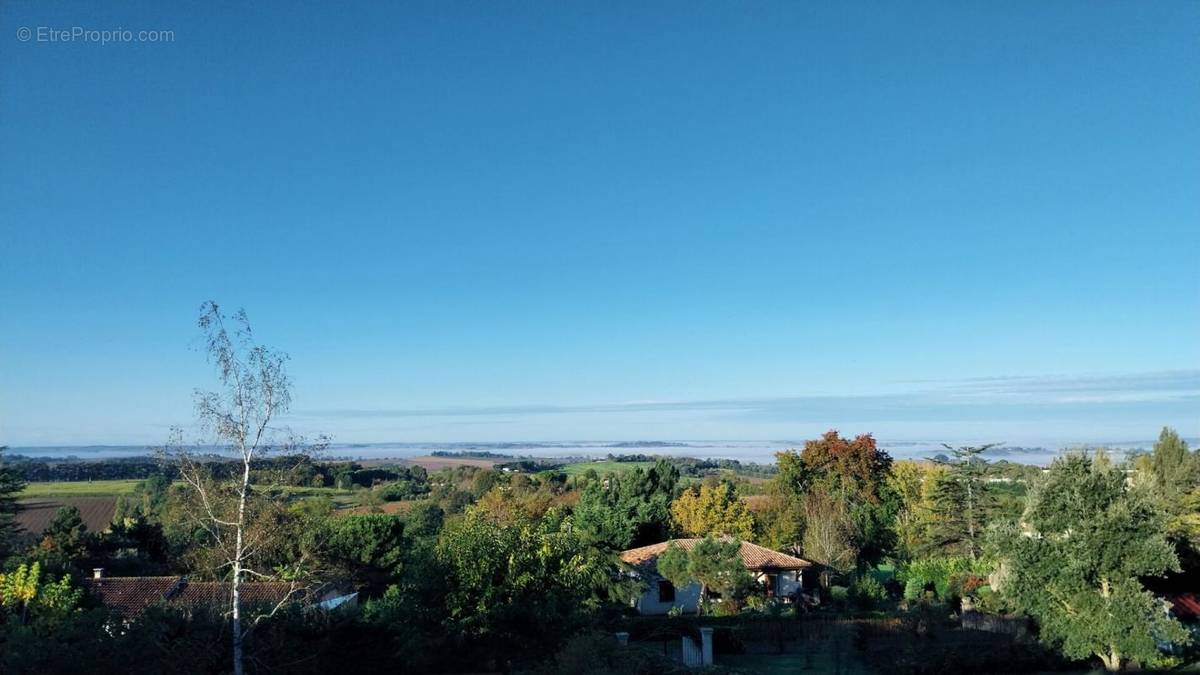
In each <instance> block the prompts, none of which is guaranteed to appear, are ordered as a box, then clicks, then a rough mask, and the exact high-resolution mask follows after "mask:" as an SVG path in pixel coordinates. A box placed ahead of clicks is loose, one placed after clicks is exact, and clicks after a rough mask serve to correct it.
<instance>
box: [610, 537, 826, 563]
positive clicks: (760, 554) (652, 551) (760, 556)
mask: <svg viewBox="0 0 1200 675" xmlns="http://www.w3.org/2000/svg"><path fill="white" fill-rule="evenodd" d="M701 541H704V540H703V539H699V538H691V539H672V540H670V541H664V542H662V543H659V544H651V545H649V546H641V547H638V548H631V549H629V550H628V551H622V552H621V560H622V561H623V562H626V563H628V564H630V565H634V566H644V565H648V564H650V563H653V562H654V561H655V560H657V559H658V556H660V555H662V554H663V552H664V551H666V550H667V546H670V545H671V544H675V545H676V546H682V547H683V548H684V549H687V550H689V551H690V550H691V549H692V547H693V546H695V545H696V544H697V543H698V542H701ZM739 554H740V555H741V557H742V564H744V565H745V566H746V569H749V570H765V569H778V570H798V569H803V568H805V567H810V566H812V563H810V562H809V561H807V560H804V559H803V558H797V557H795V556H790V555H787V554H786V553H780V552H778V551H772V550H771V549H769V548H767V547H765V546H759V545H758V544H751V543H750V542H748V541H743V542H742V548H741V550H740V551H739Z"/></svg>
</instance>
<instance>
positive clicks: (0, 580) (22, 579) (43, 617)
mask: <svg viewBox="0 0 1200 675" xmlns="http://www.w3.org/2000/svg"><path fill="white" fill-rule="evenodd" d="M82 597H83V591H82V590H81V589H79V588H73V587H72V586H71V579H70V577H67V576H65V575H64V576H63V577H62V578H61V579H59V580H58V581H54V580H53V579H51V578H50V577H49V576H48V575H45V576H44V575H43V574H42V568H41V565H40V564H38V563H36V562H35V563H33V564H32V565H27V564H21V565H20V566H18V567H17V569H15V570H13V571H12V572H9V573H7V574H0V609H3V610H4V617H3V618H4V623H9V622H15V623H17V624H20V625H24V624H27V623H29V622H31V621H43V622H46V621H51V622H58V621H61V620H62V619H63V618H65V617H66V616H67V615H68V614H70V613H71V612H72V611H74V610H75V609H76V608H77V607H78V606H79V601H80V599H81V598H82Z"/></svg>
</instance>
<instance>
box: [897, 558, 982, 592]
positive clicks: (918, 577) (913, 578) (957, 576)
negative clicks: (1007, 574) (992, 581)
mask: <svg viewBox="0 0 1200 675" xmlns="http://www.w3.org/2000/svg"><path fill="white" fill-rule="evenodd" d="M990 567H991V566H990V565H989V564H988V563H986V562H983V561H979V560H971V559H970V558H968V557H966V556H944V557H934V558H922V559H920V560H913V561H912V562H910V563H909V564H908V565H907V566H906V567H905V568H904V569H903V570H901V575H900V576H901V577H902V578H903V580H904V585H905V586H904V597H905V599H906V600H915V599H917V598H919V597H920V595H921V593H923V592H924V589H925V588H926V587H928V586H933V590H934V593H935V594H936V595H937V597H938V599H940V600H947V601H948V600H952V599H953V598H956V597H959V596H961V595H962V594H963V582H964V580H966V579H967V578H968V577H973V576H985V575H987V574H988V572H990V571H991V569H990ZM913 584H916V587H917V588H919V589H921V590H920V591H918V592H917V596H916V597H909V593H910V588H911V587H912V586H913Z"/></svg>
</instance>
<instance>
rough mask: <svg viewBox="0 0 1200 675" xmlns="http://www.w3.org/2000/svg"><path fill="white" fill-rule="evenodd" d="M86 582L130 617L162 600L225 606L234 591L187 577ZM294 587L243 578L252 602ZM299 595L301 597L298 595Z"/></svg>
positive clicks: (276, 597) (273, 598)
mask: <svg viewBox="0 0 1200 675" xmlns="http://www.w3.org/2000/svg"><path fill="white" fill-rule="evenodd" d="M84 585H85V586H86V587H87V589H88V591H89V592H90V593H91V594H92V595H93V596H95V597H96V598H97V599H98V600H99V601H100V602H102V603H103V604H105V605H107V606H108V607H110V608H112V609H114V610H116V612H117V613H118V614H120V615H121V616H124V617H127V618H128V617H133V616H136V615H138V614H140V613H141V612H142V611H143V610H145V609H146V608H147V607H149V606H151V605H154V604H157V603H159V602H164V603H166V604H168V605H171V606H175V607H202V606H208V607H213V608H215V609H222V608H224V606H225V605H226V604H228V603H229V600H230V593H231V592H232V591H231V590H230V586H229V584H228V583H225V582H219V581H189V580H187V578H186V577H105V578H103V579H99V580H96V579H86V580H85V581H84ZM291 588H292V586H291V584H288V583H286V582H276V581H243V582H242V584H241V589H240V595H241V598H242V602H243V603H245V604H248V605H256V604H268V603H269V604H272V605H274V604H276V603H278V602H279V601H281V600H283V599H284V598H285V597H286V596H287V594H288V591H289V590H291ZM295 597H296V599H297V600H299V599H301V598H300V596H299V595H298V594H297V595H296V596H295Z"/></svg>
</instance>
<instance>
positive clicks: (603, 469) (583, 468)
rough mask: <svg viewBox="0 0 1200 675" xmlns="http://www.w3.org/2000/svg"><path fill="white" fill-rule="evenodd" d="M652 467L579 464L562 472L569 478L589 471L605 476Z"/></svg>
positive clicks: (616, 464) (633, 463)
mask: <svg viewBox="0 0 1200 675" xmlns="http://www.w3.org/2000/svg"><path fill="white" fill-rule="evenodd" d="M652 466H654V463H653V462H608V461H604V462H577V463H575V464H568V465H566V466H564V467H563V468H562V470H563V471H565V472H566V473H567V475H568V476H580V475H583V474H585V473H587V471H588V469H592V470H594V471H595V472H596V473H598V474H600V475H601V476H603V475H604V474H606V473H622V472H625V471H633V470H634V469H636V468H639V467H641V468H643V469H646V468H649V467H652Z"/></svg>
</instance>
